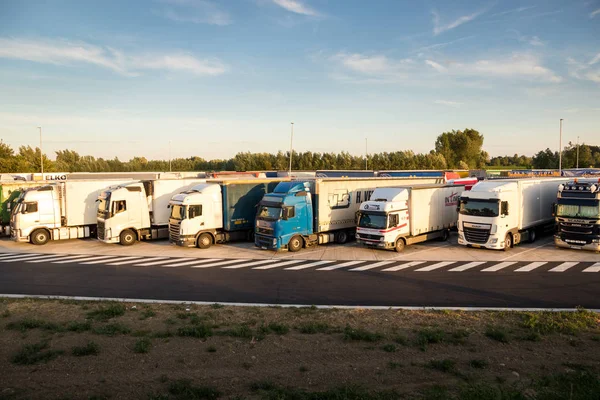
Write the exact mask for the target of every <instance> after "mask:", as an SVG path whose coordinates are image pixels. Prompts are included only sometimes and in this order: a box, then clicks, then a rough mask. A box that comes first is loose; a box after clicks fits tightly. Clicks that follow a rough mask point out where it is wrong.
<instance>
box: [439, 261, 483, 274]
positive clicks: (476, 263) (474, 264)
mask: <svg viewBox="0 0 600 400" xmlns="http://www.w3.org/2000/svg"><path fill="white" fill-rule="evenodd" d="M485 263H486V262H485V261H473V262H470V263H467V264H464V265H461V266H460V267H456V268H452V269H449V270H448V271H450V272H462V271H466V270H468V269H471V268H475V267H478V266H480V265H481V264H485Z"/></svg>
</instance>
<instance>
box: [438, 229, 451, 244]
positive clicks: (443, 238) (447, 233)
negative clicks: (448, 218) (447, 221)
mask: <svg viewBox="0 0 600 400" xmlns="http://www.w3.org/2000/svg"><path fill="white" fill-rule="evenodd" d="M449 238H450V231H449V230H448V229H444V230H443V231H442V236H440V240H441V241H442V242H445V241H447V240H448V239H449Z"/></svg>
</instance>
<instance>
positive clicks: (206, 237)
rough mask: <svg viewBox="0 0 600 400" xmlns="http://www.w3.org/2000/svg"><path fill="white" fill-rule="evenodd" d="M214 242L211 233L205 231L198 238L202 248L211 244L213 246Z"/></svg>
mask: <svg viewBox="0 0 600 400" xmlns="http://www.w3.org/2000/svg"><path fill="white" fill-rule="evenodd" d="M212 244H213V240H212V236H210V233H203V234H202V235H200V237H199V238H198V243H197V246H198V248H200V249H208V248H209V247H210V246H212Z"/></svg>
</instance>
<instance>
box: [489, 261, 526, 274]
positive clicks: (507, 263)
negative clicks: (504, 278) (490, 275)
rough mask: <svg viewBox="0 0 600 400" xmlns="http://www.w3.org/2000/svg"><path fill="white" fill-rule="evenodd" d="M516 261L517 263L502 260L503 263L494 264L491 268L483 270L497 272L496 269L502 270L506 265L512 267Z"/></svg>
mask: <svg viewBox="0 0 600 400" xmlns="http://www.w3.org/2000/svg"><path fill="white" fill-rule="evenodd" d="M516 263H517V262H516V261H506V262H501V263H498V264H496V265H492V266H491V267H489V268H485V269H482V270H481V272H496V271H500V270H501V269H504V268H506V267H510V266H511V265H513V264H516Z"/></svg>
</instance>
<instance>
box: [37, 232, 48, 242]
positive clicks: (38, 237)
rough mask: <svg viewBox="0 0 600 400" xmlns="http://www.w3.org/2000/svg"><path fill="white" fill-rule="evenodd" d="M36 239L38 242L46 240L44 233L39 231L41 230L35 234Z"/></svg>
mask: <svg viewBox="0 0 600 400" xmlns="http://www.w3.org/2000/svg"><path fill="white" fill-rule="evenodd" d="M36 240H37V241H38V242H45V241H46V235H45V234H44V233H41V232H40V233H38V234H37V235H36Z"/></svg>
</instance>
